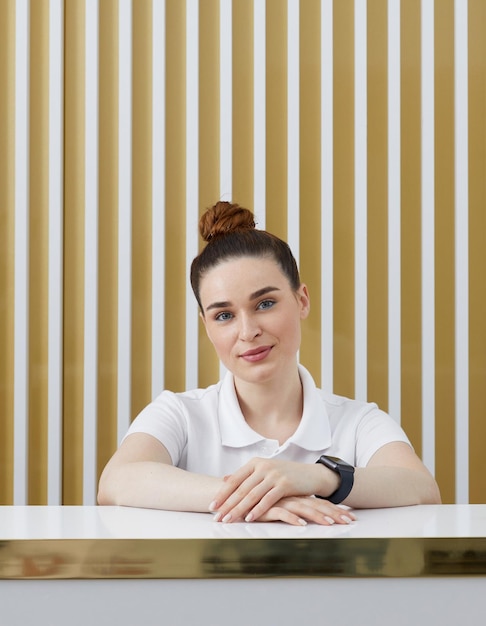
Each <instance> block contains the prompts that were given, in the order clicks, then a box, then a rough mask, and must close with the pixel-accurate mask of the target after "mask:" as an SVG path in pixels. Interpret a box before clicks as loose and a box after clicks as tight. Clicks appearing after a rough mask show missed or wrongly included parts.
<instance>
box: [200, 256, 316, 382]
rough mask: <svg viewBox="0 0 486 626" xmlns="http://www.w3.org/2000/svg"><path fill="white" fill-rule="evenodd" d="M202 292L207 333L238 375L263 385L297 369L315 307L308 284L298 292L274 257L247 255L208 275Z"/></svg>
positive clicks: (225, 363) (224, 264)
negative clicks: (302, 327)
mask: <svg viewBox="0 0 486 626" xmlns="http://www.w3.org/2000/svg"><path fill="white" fill-rule="evenodd" d="M200 294H201V304H202V310H203V313H202V319H203V321H204V325H205V327H206V332H207V334H208V337H209V339H210V341H211V342H212V344H213V345H214V348H215V350H216V353H217V354H218V357H219V358H220V359H221V361H222V362H223V364H224V365H225V367H226V368H227V369H229V370H230V371H231V372H233V374H234V375H235V377H236V378H240V379H241V380H244V381H247V382H257V383H262V382H266V381H268V380H270V379H272V378H273V377H274V376H279V377H280V379H281V380H283V379H284V376H285V372H286V371H294V372H295V363H296V354H297V351H298V349H299V346H300V338H301V331H300V322H301V320H303V319H304V318H306V317H307V315H308V313H309V307H310V302H309V295H308V292H307V287H306V286H305V285H301V286H300V287H299V289H298V291H297V292H295V291H293V290H292V288H291V287H290V283H289V281H288V279H287V277H286V276H285V275H284V274H283V273H282V270H281V269H280V267H279V266H278V265H277V263H276V262H275V261H274V260H273V259H269V258H254V257H242V258H238V259H232V260H229V261H225V262H223V263H221V264H220V265H217V266H216V267H214V268H213V269H212V270H210V271H209V272H208V273H207V274H205V276H204V277H203V278H202V280H201V288H200ZM289 368H290V369H289Z"/></svg>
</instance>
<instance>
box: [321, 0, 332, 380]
mask: <svg viewBox="0 0 486 626" xmlns="http://www.w3.org/2000/svg"><path fill="white" fill-rule="evenodd" d="M332 23H333V2H332V0H322V4H321V216H322V217H321V283H322V294H321V359H322V368H321V369H322V373H321V386H322V387H323V388H324V389H327V390H329V391H332V390H333V384H334V383H333V361H334V359H333V353H334V315H333V307H334V305H333V299H334V296H333V273H334V262H333V228H334V227H333V224H334V219H333V203H334V188H333V179H334V172H333V153H334V135H333V117H334V111H333V28H332Z"/></svg>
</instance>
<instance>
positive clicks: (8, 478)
mask: <svg viewBox="0 0 486 626" xmlns="http://www.w3.org/2000/svg"><path fill="white" fill-rule="evenodd" d="M14 59H15V2H14V0H0V85H1V86H2V87H1V89H0V137H1V140H0V345H1V346H2V349H1V350H0V415H1V416H2V418H1V419H0V504H11V503H12V501H13V427H14V416H13V404H14V397H13V396H14V394H13V390H14V377H13V372H14V345H13V336H14V307H13V303H14V215H15V206H14V187H15V186H14V176H15V171H14V163H15V121H14V120H15V65H14Z"/></svg>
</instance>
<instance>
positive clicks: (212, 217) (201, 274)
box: [98, 202, 440, 525]
mask: <svg viewBox="0 0 486 626" xmlns="http://www.w3.org/2000/svg"><path fill="white" fill-rule="evenodd" d="M199 228H200V232H201V235H202V237H203V239H204V240H205V241H207V245H206V247H205V248H204V249H203V251H202V252H201V253H200V254H199V256H197V257H196V258H195V259H194V261H193V263H192V267H191V284H192V288H193V291H194V294H195V296H196V299H197V302H198V304H199V308H200V315H201V318H202V321H203V323H204V326H205V328H206V332H207V334H208V337H209V339H210V341H211V342H212V344H213V346H214V348H215V350H216V353H217V355H218V357H219V358H220V360H221V361H222V362H223V364H224V365H225V366H226V368H227V370H228V372H227V374H226V375H225V377H224V378H223V380H222V381H220V382H219V383H218V384H217V385H212V386H211V387H209V388H207V389H196V390H192V391H187V392H185V393H172V392H170V391H164V392H163V393H162V394H161V395H160V396H159V397H158V398H157V399H156V400H154V401H153V402H152V403H151V404H149V406H148V407H146V408H145V409H144V410H143V411H142V412H141V413H140V415H139V416H138V417H137V418H136V419H135V420H134V422H133V423H132V425H131V427H130V429H129V431H128V434H127V436H126V437H125V438H124V440H123V441H122V443H121V445H120V447H119V449H118V450H117V452H116V453H115V454H114V456H113V457H112V459H111V460H110V461H109V462H108V464H107V466H106V468H105V469H104V471H103V474H102V476H101V479H100V485H99V493H98V501H99V503H100V504H118V505H126V506H137V507H150V508H160V509H170V510H178V511H208V510H209V511H211V512H213V513H214V519H215V521H222V522H225V523H227V522H235V521H243V520H245V521H246V522H252V521H274V520H279V521H283V522H287V523H289V524H294V525H298V524H301V525H305V524H306V523H307V522H313V523H317V524H323V525H330V524H335V523H337V524H348V523H350V522H352V521H353V520H355V519H356V518H355V515H354V513H353V512H352V511H351V509H352V508H373V507H393V506H404V505H412V504H424V503H439V502H440V495H439V490H438V487H437V484H436V482H435V480H434V478H433V477H432V476H431V474H430V473H429V472H428V470H427V469H426V468H425V466H424V465H423V464H422V462H421V461H420V459H419V458H418V457H417V456H416V455H415V453H414V451H413V449H412V447H411V445H410V443H409V441H408V439H407V437H406V435H405V433H404V432H403V431H402V429H401V428H400V427H399V426H398V425H397V424H396V423H395V422H394V421H393V420H392V419H391V418H390V417H389V416H388V415H387V414H385V413H383V412H382V411H380V410H379V409H378V408H377V407H376V405H374V404H369V403H362V402H357V401H354V400H349V399H347V398H342V397H338V396H335V395H333V394H330V393H327V392H324V391H321V390H319V389H317V388H316V386H315V384H314V381H313V379H312V377H311V375H310V374H309V372H307V370H306V369H305V368H304V367H302V366H301V365H299V364H298V363H297V358H296V355H297V352H298V350H299V346H300V339H301V331H300V325H301V321H302V320H304V319H305V318H306V317H307V316H308V314H309V309H310V300H309V293H308V290H307V287H306V285H305V284H303V283H301V282H300V277H299V272H298V269H297V265H296V262H295V259H294V257H293V256H292V253H291V251H290V248H289V247H288V245H287V244H286V243H285V242H284V241H282V240H281V239H279V238H277V237H275V236H273V235H271V234H270V233H268V232H266V231H261V230H257V229H256V228H255V223H254V220H253V214H252V213H251V212H250V211H248V210H247V209H244V208H242V207H239V206H238V205H235V204H230V203H227V202H219V203H217V204H216V205H215V206H214V207H212V208H210V209H208V211H206V213H205V214H204V215H203V216H202V218H201V220H200V224H199ZM342 505H345V506H342Z"/></svg>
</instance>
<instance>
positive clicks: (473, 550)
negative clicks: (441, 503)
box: [0, 537, 486, 579]
mask: <svg viewBox="0 0 486 626" xmlns="http://www.w3.org/2000/svg"><path fill="white" fill-rule="evenodd" d="M473 575H480V576H484V575H486V537H480V538H447V537H442V538H391V539H383V538H382V539H380V538H369V539H343V538H340V539H298V540H295V539H174V540H168V539H151V540H144V539H125V540H124V539H97V540H95V539H81V540H16V541H4V542H2V543H0V579H68V578H71V579H72V578H76V579H100V578H110V579H114V578H125V579H127V578H129V579H143V578H171V579H182V578H255V577H273V578H283V577H311V578H313V577H317V578H322V577H338V578H349V577H353V578H381V577H388V578H397V577H398V578H401V577H431V576H438V577H440V576H473Z"/></svg>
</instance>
